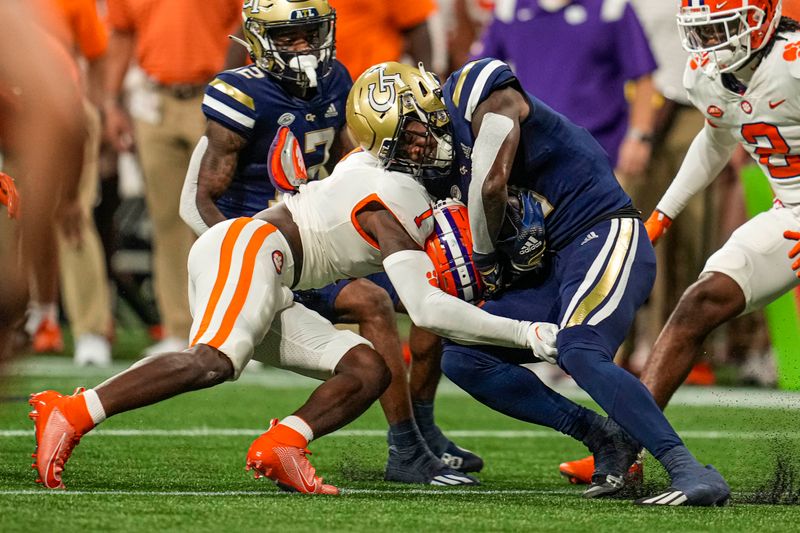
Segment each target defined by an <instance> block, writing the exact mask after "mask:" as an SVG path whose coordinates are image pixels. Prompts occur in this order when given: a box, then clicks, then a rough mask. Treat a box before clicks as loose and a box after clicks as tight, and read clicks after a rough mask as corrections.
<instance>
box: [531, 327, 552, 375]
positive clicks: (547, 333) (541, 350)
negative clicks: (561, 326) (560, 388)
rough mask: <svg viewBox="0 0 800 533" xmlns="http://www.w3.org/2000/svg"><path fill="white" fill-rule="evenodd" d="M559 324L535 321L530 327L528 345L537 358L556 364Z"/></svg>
mask: <svg viewBox="0 0 800 533" xmlns="http://www.w3.org/2000/svg"><path fill="white" fill-rule="evenodd" d="M556 335H558V326H557V325H555V324H551V323H549V322H533V323H531V325H530V327H529V328H528V345H529V346H530V348H531V350H533V355H535V356H536V358H537V359H541V360H542V361H547V362H548V363H550V364H551V365H554V364H556V357H558V348H556Z"/></svg>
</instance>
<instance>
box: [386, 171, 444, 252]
mask: <svg viewBox="0 0 800 533" xmlns="http://www.w3.org/2000/svg"><path fill="white" fill-rule="evenodd" d="M379 179H380V181H379V182H378V187H377V194H378V197H379V198H380V200H381V203H383V204H384V205H385V206H386V208H387V209H389V210H390V211H391V212H392V214H393V215H394V216H395V218H397V220H398V221H399V222H400V223H401V224H402V225H403V227H404V228H405V230H406V231H407V232H408V234H409V235H410V236H411V238H412V239H414V241H415V242H416V243H417V244H418V245H420V247H424V246H425V240H426V239H427V237H428V235H430V234H431V232H432V231H433V217H432V215H433V210H432V201H431V198H430V196H429V195H428V193H427V191H425V187H423V186H422V185H421V184H420V183H419V182H417V181H416V180H415V179H414V178H412V177H411V176H406V175H404V174H401V173H398V172H391V171H388V172H385V173H384V174H383V175H382V176H380V178H379Z"/></svg>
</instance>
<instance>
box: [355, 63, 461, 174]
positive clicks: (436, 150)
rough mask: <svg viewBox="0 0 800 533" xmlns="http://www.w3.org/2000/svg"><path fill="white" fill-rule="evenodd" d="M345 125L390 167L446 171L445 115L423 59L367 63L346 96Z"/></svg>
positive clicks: (449, 148) (449, 152) (449, 151)
mask: <svg viewBox="0 0 800 533" xmlns="http://www.w3.org/2000/svg"><path fill="white" fill-rule="evenodd" d="M347 126H348V128H349V130H350V133H351V135H352V136H353V139H354V140H355V141H356V142H357V143H358V144H359V145H360V146H361V147H362V148H363V149H364V150H366V151H368V152H370V153H371V154H372V155H374V156H375V157H377V158H378V160H379V161H380V162H381V163H382V164H383V166H384V167H385V168H387V169H389V170H398V171H400V172H405V173H407V174H411V175H412V176H414V177H415V178H436V177H443V176H446V175H447V174H449V173H450V167H451V165H452V161H453V141H452V134H451V132H450V128H451V125H450V115H449V114H448V113H447V110H446V108H445V105H444V101H443V100H442V90H441V85H440V83H439V80H438V79H437V78H436V77H435V76H434V75H432V74H431V73H429V72H426V71H425V67H423V66H422V63H420V64H419V68H415V67H411V66H408V65H403V64H401V63H394V62H390V63H380V64H378V65H375V66H373V67H370V68H368V69H367V70H366V71H365V72H364V73H363V74H362V75H361V76H359V78H358V79H357V80H356V81H355V83H353V88H352V89H351V90H350V94H349V95H348V97H347Z"/></svg>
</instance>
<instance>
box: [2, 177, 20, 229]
mask: <svg viewBox="0 0 800 533" xmlns="http://www.w3.org/2000/svg"><path fill="white" fill-rule="evenodd" d="M0 204H3V205H4V206H6V209H7V210H8V218H17V215H18V214H19V193H17V187H16V185H14V178H12V177H11V176H9V175H8V174H6V173H4V172H0Z"/></svg>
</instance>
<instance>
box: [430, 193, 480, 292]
mask: <svg viewBox="0 0 800 533" xmlns="http://www.w3.org/2000/svg"><path fill="white" fill-rule="evenodd" d="M433 221H434V230H433V233H431V235H430V237H428V240H427V241H425V252H426V253H427V254H428V256H429V257H430V258H431V261H432V262H433V266H434V268H435V272H433V273H429V274H428V282H429V283H430V284H431V285H434V286H438V287H439V288H440V289H441V290H443V291H444V292H446V293H447V294H450V295H452V296H455V297H456V298H460V299H462V300H466V301H468V302H473V303H474V302H477V301H478V300H480V298H481V295H482V293H483V285H482V282H481V276H480V273H479V272H478V269H477V268H476V267H475V264H474V263H473V262H472V232H471V231H470V229H469V217H468V214H467V206H465V205H464V204H462V203H461V202H459V201H458V200H454V199H452V198H448V199H447V200H442V201H440V202H437V204H436V205H435V206H434V208H433Z"/></svg>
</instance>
